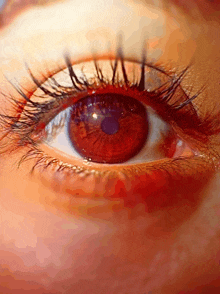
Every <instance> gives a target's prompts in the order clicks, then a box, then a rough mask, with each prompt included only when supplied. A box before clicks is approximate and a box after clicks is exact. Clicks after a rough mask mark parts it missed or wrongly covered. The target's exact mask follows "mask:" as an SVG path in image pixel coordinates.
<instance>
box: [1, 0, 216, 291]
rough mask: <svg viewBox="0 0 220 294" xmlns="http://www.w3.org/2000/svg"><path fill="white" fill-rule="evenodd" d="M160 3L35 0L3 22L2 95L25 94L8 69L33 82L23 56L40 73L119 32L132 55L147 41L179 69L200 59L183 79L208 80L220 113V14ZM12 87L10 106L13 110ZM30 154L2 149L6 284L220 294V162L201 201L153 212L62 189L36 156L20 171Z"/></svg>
mask: <svg viewBox="0 0 220 294" xmlns="http://www.w3.org/2000/svg"><path fill="white" fill-rule="evenodd" d="M167 2H168V1H167ZM159 4H160V5H159V6H160V7H158V5H155V4H154V3H153V2H150V1H149V2H147V3H146V2H138V1H120V0H118V1H113V3H112V2H111V3H110V2H109V1H104V2H100V1H96V0H95V1H90V0H86V1H77V0H76V1H62V2H60V3H51V4H50V5H48V6H46V7H40V8H34V7H30V8H29V9H27V10H25V11H24V12H22V13H20V14H19V16H18V17H17V18H15V19H14V20H13V21H11V23H10V24H7V26H5V27H4V28H2V29H1V31H0V43H1V49H0V50H1V54H0V69H1V70H0V88H1V93H4V94H8V95H9V94H11V95H14V96H15V97H16V98H17V99H21V97H19V95H18V94H17V92H16V91H15V90H14V89H13V87H12V86H11V85H10V84H9V83H8V81H7V79H8V80H14V79H16V81H18V83H20V84H22V86H24V87H26V88H28V89H29V90H33V83H32V84H31V81H30V77H29V75H28V73H27V70H26V68H25V66H24V59H25V61H27V63H28V64H29V65H31V69H32V71H33V72H34V73H36V76H37V77H38V75H39V76H40V73H44V71H45V72H47V69H48V68H49V69H50V71H51V72H52V71H57V70H58V69H57V64H58V65H59V67H61V68H62V67H65V64H64V59H63V55H62V54H63V51H64V49H68V50H70V51H71V56H72V57H73V59H74V60H76V61H79V60H82V61H83V60H85V59H89V58H92V52H94V51H95V52H97V54H98V55H99V56H102V55H107V54H112V55H113V54H114V52H115V51H116V48H117V42H118V41H117V40H118V33H119V32H120V33H121V34H122V36H123V41H122V42H123V52H124V56H125V58H127V59H129V58H130V59H135V60H137V61H140V60H141V56H142V55H141V53H142V50H143V46H144V44H145V40H148V42H147V46H148V58H149V60H151V61H155V62H156V63H158V64H163V65H164V66H166V69H167V70H168V71H169V70H173V69H175V68H176V69H177V70H179V71H181V69H183V68H185V67H186V66H187V65H188V64H189V63H190V61H193V66H192V67H191V69H190V72H189V74H188V75H187V77H186V79H184V81H183V82H182V87H183V89H191V92H192V94H194V93H197V91H198V90H199V89H201V87H202V86H203V85H204V84H205V85H206V88H205V90H204V91H203V92H202V94H201V95H200V96H199V98H198V100H197V102H196V103H197V104H198V105H199V107H200V108H199V110H200V112H201V115H203V114H204V113H206V112H207V111H213V109H214V110H215V111H217V110H218V99H219V91H220V83H219V68H220V53H219V46H220V36H219V32H220V18H219V15H218V14H216V13H214V14H213V17H211V16H208V12H207V10H206V9H203V10H202V11H199V10H195V12H196V13H195V15H194V16H192V15H190V13H189V12H188V11H187V9H179V8H178V7H176V6H175V5H174V4H173V3H170V4H169V5H166V4H168V3H162V2H161V3H159ZM76 8H77V9H76ZM210 9H211V8H210ZM211 12H212V13H213V11H211V10H210V13H211ZM206 13H207V14H206ZM145 32H146V33H145ZM2 44H3V46H2ZM109 44H111V45H109ZM64 45H65V46H64ZM109 52H110V53H109ZM5 76H7V79H6V78H5ZM192 81H193V84H192ZM1 93H0V104H1V106H2V109H1V111H2V112H3V113H4V111H7V112H9V111H10V112H13V109H12V107H11V104H10V103H9V102H8V101H7V99H5V96H4V95H3V94H1ZM202 102H203V103H202ZM201 103H202V104H201ZM1 133H2V134H4V129H1ZM218 139H219V138H218V135H216V136H215V138H214V141H215V142H216V143H217V142H218ZM7 140H8V139H7V137H6V138H2V142H3V141H4V142H7ZM216 146H217V147H216ZM43 148H44V149H45V151H46V152H47V153H49V154H50V155H54V156H55V157H56V158H59V159H60V160H62V161H63V162H67V163H72V162H73V159H72V158H71V157H70V156H68V155H65V154H63V153H62V152H59V151H57V150H50V149H48V147H46V146H44V147H43ZM215 150H216V152H217V153H218V152H219V151H220V150H219V148H218V144H215ZM23 154H25V148H23V149H22V148H21V149H19V150H17V151H15V152H13V153H11V154H9V153H7V152H5V153H2V154H1V155H0V166H1V171H0V196H1V201H0V211H1V218H0V222H1V226H0V227H1V231H0V239H1V243H0V260H1V262H0V264H1V267H0V270H1V277H0V292H1V293H24V290H25V291H26V292H25V293H76V294H77V293H79V294H81V293H89V294H93V293H94V294H97V293H107V294H108V293H109V294H112V293H120V294H130V293H131V294H133V293H140V294H145V293H219V288H220V278H219V277H220V266H219V261H220V243H219V235H220V227H219V223H220V204H219V196H220V195H219V191H220V178H219V174H218V171H215V172H214V173H213V174H211V175H210V177H211V178H210V179H209V181H208V180H207V181H206V182H205V184H204V183H203V186H202V187H201V189H199V194H200V195H199V200H198V201H196V205H195V206H194V207H193V203H194V202H193V203H192V204H190V205H185V203H178V205H177V204H176V205H175V206H172V207H165V208H160V209H158V210H156V211H153V212H151V213H149V212H146V207H145V206H144V204H139V205H136V206H135V207H132V208H128V207H126V206H125V205H124V203H123V201H120V200H117V201H116V200H115V201H109V200H106V199H99V200H93V199H86V198H80V197H78V198H76V197H74V191H72V192H71V195H69V194H68V192H66V191H64V190H61V191H56V189H54V188H53V187H52V184H51V182H50V181H48V180H45V179H46V178H47V172H45V174H44V176H43V175H41V174H40V173H37V174H34V175H33V176H30V173H29V172H30V169H31V167H32V166H33V162H25V163H24V164H22V165H21V167H20V168H19V169H17V165H16V163H17V162H18V160H19V159H20V158H21V156H22V155H23ZM192 181H193V179H192ZM174 197H175V196H174ZM196 197H198V195H197V194H196ZM194 204H195V203H194Z"/></svg>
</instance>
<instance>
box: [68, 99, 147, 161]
mask: <svg viewBox="0 0 220 294" xmlns="http://www.w3.org/2000/svg"><path fill="white" fill-rule="evenodd" d="M68 125H69V128H68V132H69V138H70V140H71V142H72V144H73V147H74V148H75V149H76V150H77V152H78V153H79V154H80V155H81V156H82V157H84V158H86V159H88V160H91V161H94V162H100V163H121V162H125V161H127V160H129V159H130V158H132V157H133V156H134V155H136V154H137V153H139V152H140V150H141V149H142V147H143V146H144V144H145V142H146V139H147V135H148V120H147V114H146V109H145V107H144V106H143V105H142V104H141V103H140V102H139V101H137V100H136V99H133V98H131V97H129V96H124V95H119V94H115V93H114V94H100V95H93V96H88V97H85V98H83V99H81V100H80V101H78V102H77V103H75V104H74V105H73V107H72V110H71V116H70V119H69V122H68Z"/></svg>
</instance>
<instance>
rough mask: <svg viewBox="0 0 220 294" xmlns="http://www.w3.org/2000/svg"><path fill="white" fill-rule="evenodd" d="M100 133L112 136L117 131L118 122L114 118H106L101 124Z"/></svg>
mask: <svg viewBox="0 0 220 294" xmlns="http://www.w3.org/2000/svg"><path fill="white" fill-rule="evenodd" d="M101 128H102V131H103V132H105V133H106V134H108V135H113V134H115V133H117V131H118V130H119V123H118V120H117V119H115V118H114V117H106V118H104V119H103V121H102V123H101Z"/></svg>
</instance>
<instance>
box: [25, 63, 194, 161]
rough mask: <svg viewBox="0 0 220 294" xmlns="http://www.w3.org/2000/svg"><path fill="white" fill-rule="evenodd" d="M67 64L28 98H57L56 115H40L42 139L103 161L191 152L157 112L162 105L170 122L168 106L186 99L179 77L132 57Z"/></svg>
mask: <svg viewBox="0 0 220 294" xmlns="http://www.w3.org/2000/svg"><path fill="white" fill-rule="evenodd" d="M66 62H67V64H68V68H67V69H66V70H64V71H61V72H59V73H58V74H56V75H54V76H53V77H51V78H49V79H48V80H47V81H46V82H45V83H43V84H41V85H40V87H39V88H38V90H37V91H36V92H35V93H34V95H33V97H32V99H31V100H32V102H34V101H35V103H37V101H38V102H39V97H41V98H44V99H48V98H49V97H53V98H54V97H56V102H57V101H59V104H58V105H59V106H58V107H55V109H56V108H57V109H56V111H55V113H53V116H55V117H54V118H53V119H52V120H50V116H49V117H48V118H47V119H46V117H47V115H46V116H45V117H44V123H45V125H46V127H45V129H44V130H43V137H44V143H46V144H49V146H51V147H53V148H57V149H59V150H60V151H62V152H65V153H67V154H68V155H72V156H74V157H75V158H81V159H84V160H88V161H91V162H97V163H108V164H116V163H125V162H126V163H131V164H132V163H135V162H147V161H154V160H158V159H162V158H164V157H170V158H172V157H175V156H176V154H178V156H182V155H183V154H184V155H185V154H186V150H187V151H188V153H187V156H192V155H193V151H192V150H191V149H190V148H189V147H188V146H187V145H186V143H185V142H184V141H183V140H181V139H180V137H179V136H178V134H177V133H175V131H174V129H173V128H172V126H171V125H170V124H169V123H168V122H165V121H164V120H163V119H161V118H160V115H158V114H157V112H158V113H162V112H163V108H164V107H166V110H165V113H163V116H164V118H165V119H167V120H170V117H169V116H170V114H171V109H172V107H174V106H176V105H177V104H178V103H180V102H179V101H180V99H181V102H182V103H183V102H185V101H187V98H188V97H187V96H186V95H185V94H184V92H183V91H182V90H181V89H179V88H180V85H179V80H178V79H177V80H176V81H175V82H174V81H173V79H172V78H170V77H169V76H168V75H167V74H165V73H164V72H162V71H160V70H159V69H156V68H154V67H152V66H150V65H143V64H138V63H136V62H132V61H124V60H119V61H118V60H99V61H88V62H84V63H80V64H76V65H73V66H72V65H71V64H70V61H69V60H68V58H67V60H66ZM118 63H120V64H118ZM32 78H33V79H34V81H35V83H37V84H39V83H38V81H36V79H35V78H34V76H33V75H32ZM59 96H60V97H59ZM168 101H169V103H168ZM48 103H49V102H47V104H48ZM189 103H191V101H190V102H189ZM159 104H161V105H159ZM191 107H192V105H191ZM63 108H65V109H64V110H62V109H63ZM173 109H174V108H173ZM192 109H193V107H192ZM176 111H177V110H176ZM57 112H58V114H57V115H56V113H57ZM166 116H167V118H166ZM47 120H48V121H49V120H50V121H49V122H48V123H47ZM41 122H42V121H41ZM173 122H174V121H173ZM170 123H171V121H170ZM40 134H41V133H40ZM189 151H190V152H189Z"/></svg>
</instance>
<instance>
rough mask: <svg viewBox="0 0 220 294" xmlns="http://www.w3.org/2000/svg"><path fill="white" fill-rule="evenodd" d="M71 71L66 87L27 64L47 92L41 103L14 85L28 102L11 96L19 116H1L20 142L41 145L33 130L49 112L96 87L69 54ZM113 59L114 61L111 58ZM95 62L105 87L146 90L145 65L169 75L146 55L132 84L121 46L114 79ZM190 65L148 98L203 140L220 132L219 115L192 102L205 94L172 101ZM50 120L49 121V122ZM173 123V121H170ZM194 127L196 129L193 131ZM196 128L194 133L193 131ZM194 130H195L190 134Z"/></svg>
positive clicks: (1, 122)
mask: <svg viewBox="0 0 220 294" xmlns="http://www.w3.org/2000/svg"><path fill="white" fill-rule="evenodd" d="M64 59H65V62H66V65H67V69H68V73H69V76H70V79H71V82H72V86H71V87H64V86H62V85H60V84H59V82H58V81H56V79H55V78H53V77H50V78H49V79H48V80H47V83H48V85H49V86H45V85H44V86H43V85H42V81H40V80H38V79H37V78H36V77H35V76H34V74H33V73H32V71H31V70H30V68H29V67H28V66H27V70H28V72H29V75H30V77H31V79H32V81H33V82H34V84H35V85H36V87H37V88H39V89H41V90H42V91H43V93H44V95H42V96H36V95H35V96H34V97H37V98H40V100H41V101H40V102H39V101H38V102H34V101H33V100H32V99H31V98H29V97H28V95H26V94H25V92H26V91H25V90H24V89H22V87H16V86H15V85H13V86H14V88H15V89H16V91H17V92H18V94H19V95H20V96H21V97H23V98H24V101H23V102H22V101H18V100H16V99H15V98H14V97H8V98H9V99H10V101H11V104H12V105H13V107H14V110H15V113H17V115H16V116H9V115H3V114H2V115H1V116H0V125H2V126H4V128H5V130H6V132H7V133H8V134H9V135H10V134H12V135H16V136H17V137H18V140H17V142H18V145H19V146H24V145H26V144H31V145H32V146H37V143H36V142H35V140H34V139H32V138H33V133H37V132H40V131H41V130H42V129H44V127H45V125H46V123H47V121H45V116H48V114H49V113H51V112H53V113H54V114H56V112H57V111H58V110H59V109H60V107H61V105H62V104H63V103H64V101H66V100H68V99H69V98H72V97H77V95H78V94H79V93H87V92H88V90H90V89H91V90H92V89H93V87H94V85H93V84H92V83H90V82H89V80H88V79H87V78H86V76H85V75H84V77H80V78H79V77H77V75H76V73H75V72H74V69H73V67H72V64H71V58H70V56H69V55H68V54H66V55H65V56H64ZM110 62H111V61H110ZM94 65H95V71H96V72H95V77H96V78H97V79H98V81H99V83H100V85H101V87H106V86H108V85H113V86H118V85H119V84H120V83H121V84H123V85H124V86H125V87H130V88H134V89H137V90H138V91H139V92H143V93H145V91H147V90H145V87H144V81H145V66H146V65H147V66H149V67H151V68H153V69H156V70H158V71H160V72H161V73H163V74H165V75H166V76H167V74H166V72H165V71H163V70H162V69H161V68H158V67H156V66H154V65H152V64H148V63H147V62H146V56H145V55H144V54H143V56H142V63H141V64H140V69H141V77H140V80H139V82H134V83H133V84H132V85H129V81H128V76H127V72H126V67H125V60H124V56H123V52H122V50H121V49H120V48H119V50H118V54H117V57H116V59H115V61H114V64H112V65H111V67H112V78H111V79H109V80H106V79H105V77H104V75H103V73H102V69H101V68H100V67H99V65H98V62H97V61H96V59H95V58H94ZM119 66H121V70H122V73H123V79H124V80H123V82H122V81H119V79H118V77H117V70H118V68H119ZM188 70H189V67H186V68H185V69H184V70H183V71H182V72H181V73H180V74H179V75H175V76H174V77H169V78H170V79H171V80H170V83H169V84H168V83H167V84H166V83H165V84H163V85H161V86H160V87H158V88H157V89H155V90H153V91H151V92H147V95H148V99H149V100H151V102H152V104H153V105H155V107H157V108H158V109H160V111H158V112H159V114H160V115H161V117H162V118H165V119H166V120H170V121H172V120H173V121H176V122H177V124H179V125H180V126H181V128H182V129H184V131H185V132H188V134H190V135H192V133H193V132H194V130H195V129H196V131H197V137H199V136H198V133H199V135H200V137H199V139H201V140H204V139H205V140H207V138H208V136H211V135H213V134H216V133H219V131H220V124H219V117H218V118H216V119H215V122H214V123H213V116H211V115H210V116H207V117H206V118H205V119H200V118H199V116H198V114H197V112H196V110H195V108H194V107H193V105H192V102H193V100H194V99H195V98H197V97H198V96H199V94H200V93H201V91H200V92H198V93H197V94H196V95H194V96H192V97H187V99H185V100H184V101H182V97H180V98H179V99H175V102H173V103H170V101H171V99H172V98H173V96H174V95H175V94H176V92H177V90H178V88H179V87H180V85H181V83H182V81H183V79H184V77H185V75H186V74H187V71H188ZM45 97H51V98H52V99H51V100H50V101H44V98H45ZM48 122H49V121H48ZM168 122H169V121H168ZM192 130H193V131H192ZM191 131H192V132H191ZM190 132H191V133H190Z"/></svg>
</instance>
